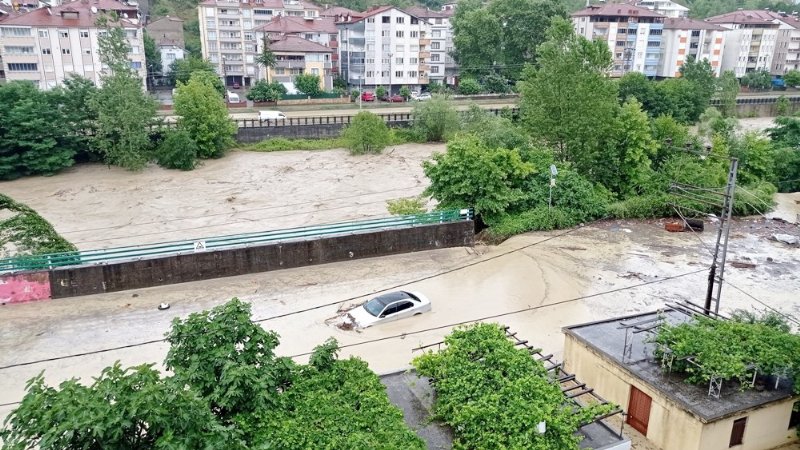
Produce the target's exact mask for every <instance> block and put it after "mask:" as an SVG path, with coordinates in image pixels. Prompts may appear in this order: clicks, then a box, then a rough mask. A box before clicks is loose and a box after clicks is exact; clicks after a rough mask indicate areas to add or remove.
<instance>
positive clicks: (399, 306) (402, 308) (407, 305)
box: [395, 302, 414, 312]
mask: <svg viewBox="0 0 800 450" xmlns="http://www.w3.org/2000/svg"><path fill="white" fill-rule="evenodd" d="M412 306H414V304H413V303H411V302H403V303H398V304H397V305H396V308H397V310H396V311H395V312H400V311H405V310H407V309H409V308H411V307H412Z"/></svg>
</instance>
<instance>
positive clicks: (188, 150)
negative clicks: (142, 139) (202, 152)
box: [156, 130, 197, 170]
mask: <svg viewBox="0 0 800 450" xmlns="http://www.w3.org/2000/svg"><path fill="white" fill-rule="evenodd" d="M156 162H157V163H158V165H159V166H161V167H164V168H166V169H178V170H192V169H194V168H195V167H196V166H197V144H196V143H195V142H194V141H193V140H192V138H191V136H189V133H187V132H186V131H185V130H169V131H167V133H166V135H165V136H164V139H163V140H162V141H161V143H160V144H159V145H158V149H157V151H156Z"/></svg>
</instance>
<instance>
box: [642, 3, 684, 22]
mask: <svg viewBox="0 0 800 450" xmlns="http://www.w3.org/2000/svg"><path fill="white" fill-rule="evenodd" d="M636 5H638V6H641V7H643V8H647V9H649V10H650V11H653V12H657V13H659V14H661V15H662V16H664V17H671V18H679V17H689V8H687V7H685V6H683V5H679V4H677V3H675V2H673V1H670V0H641V1H639V2H636Z"/></svg>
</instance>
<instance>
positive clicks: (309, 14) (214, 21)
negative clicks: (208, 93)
mask: <svg viewBox="0 0 800 450" xmlns="http://www.w3.org/2000/svg"><path fill="white" fill-rule="evenodd" d="M320 10H321V8H319V7H318V6H316V5H313V4H311V3H308V2H306V1H303V0H242V1H232V0H206V1H204V2H202V3H200V4H199V5H198V7H197V14H198V20H199V23H200V42H201V47H202V52H203V58H205V59H208V60H209V61H211V62H212V63H213V64H214V65H215V66H216V68H217V73H218V74H219V75H220V77H222V78H223V80H224V82H225V85H226V86H232V85H234V84H239V85H241V86H250V85H251V84H252V83H253V82H254V81H256V80H257V79H258V78H257V77H258V73H259V70H260V69H259V66H258V64H257V63H256V61H255V58H256V55H257V49H258V43H257V41H256V33H255V31H254V30H255V28H257V27H260V26H263V25H266V24H267V23H268V22H270V21H271V20H272V19H273V18H275V17H278V16H291V17H303V18H316V17H319V12H320Z"/></svg>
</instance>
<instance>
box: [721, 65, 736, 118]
mask: <svg viewBox="0 0 800 450" xmlns="http://www.w3.org/2000/svg"><path fill="white" fill-rule="evenodd" d="M739 90H740V87H739V80H738V79H737V78H736V74H735V73H733V71H732V70H726V71H724V72H722V75H720V77H719V79H718V80H717V98H718V99H719V100H720V102H721V103H722V104H721V105H720V112H722V115H723V116H725V117H736V97H738V96H739Z"/></svg>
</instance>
